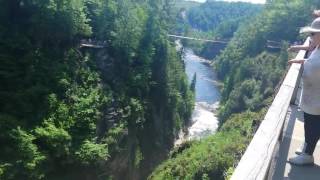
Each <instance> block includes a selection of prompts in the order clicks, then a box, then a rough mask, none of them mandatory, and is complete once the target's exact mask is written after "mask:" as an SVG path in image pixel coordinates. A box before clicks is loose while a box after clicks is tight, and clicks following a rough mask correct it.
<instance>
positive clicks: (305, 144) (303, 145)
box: [296, 143, 307, 155]
mask: <svg viewBox="0 0 320 180" xmlns="http://www.w3.org/2000/svg"><path fill="white" fill-rule="evenodd" d="M306 147H307V143H303V144H302V145H301V147H299V148H298V149H297V150H296V154H297V155H300V154H302V153H304V152H305V150H306Z"/></svg>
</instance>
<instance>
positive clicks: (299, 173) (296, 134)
mask: <svg viewBox="0 0 320 180" xmlns="http://www.w3.org/2000/svg"><path fill="white" fill-rule="evenodd" d="M308 43H309V39H307V40H306V41H305V45H307V44H308ZM305 56H306V52H305V51H300V52H299V53H298V55H297V57H296V58H297V59H302V58H304V57H305ZM301 73H302V68H301V65H299V64H293V65H291V67H290V69H289V71H288V73H287V75H286V77H285V79H284V81H283V82H282V85H281V87H280V89H279V91H278V93H277V95H276V97H275V98H274V101H273V102H272V104H271V106H270V107H269V110H268V112H267V114H266V116H265V117H264V120H263V121H262V123H261V124H260V126H259V129H258V130H257V132H256V133H255V135H254V137H253V139H252V141H251V143H250V144H249V146H248V148H247V150H246V152H245V153H244V154H243V156H242V158H241V160H240V162H239V163H238V166H237V167H236V169H235V171H234V173H233V175H232V177H231V180H265V179H268V180H320V146H319V144H320V143H318V146H317V147H316V151H315V153H314V158H315V165H314V166H305V167H304V166H294V165H291V164H289V163H288V159H289V158H290V157H292V156H295V150H296V149H297V148H298V147H300V146H301V145H302V143H303V142H304V125H303V113H302V112H301V111H300V109H299V108H298V104H299V97H300V94H301V88H300V79H301ZM319 130H320V129H319Z"/></svg>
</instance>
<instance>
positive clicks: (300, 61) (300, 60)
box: [288, 59, 306, 64]
mask: <svg viewBox="0 0 320 180" xmlns="http://www.w3.org/2000/svg"><path fill="white" fill-rule="evenodd" d="M305 61H306V59H291V60H289V61H288V63H289V64H292V63H298V64H303V63H304V62H305Z"/></svg>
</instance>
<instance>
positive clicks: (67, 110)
mask: <svg viewBox="0 0 320 180" xmlns="http://www.w3.org/2000/svg"><path fill="white" fill-rule="evenodd" d="M169 12H170V5H169V4H167V3H166V2H162V1H133V0H108V1H104V0H50V1H42V0H41V1H39V0H36V1H29V0H1V1H0V84H1V86H0V132H1V134H0V152H1V154H0V179H5V180H11V179H32V180H35V179H68V180H70V179H88V180H93V179H110V178H111V179H121V180H122V179H130V180H132V179H145V178H146V177H147V176H148V174H149V173H150V171H152V169H153V168H154V167H155V166H156V165H157V164H158V163H159V162H161V161H162V160H163V159H165V158H166V156H167V153H168V151H169V150H170V149H171V147H172V146H173V140H174V138H175V136H176V135H177V133H178V132H179V130H180V129H181V128H182V127H183V126H185V124H186V123H187V121H188V119H189V117H190V114H191V111H192V109H193V104H194V100H193V99H194V98H193V93H192V92H191V91H190V88H189V86H188V83H187V78H186V75H185V73H184V67H183V63H182V61H181V59H180V57H179V56H178V54H177V53H176V51H175V48H174V46H173V45H172V43H171V42H170V41H169V40H168V38H167V28H166V27H167V18H168V17H169ZM82 42H86V43H87V44H89V45H87V46H86V47H85V46H83V45H81V43H82ZM94 43H96V44H98V45H99V46H95V47H98V48H90V47H92V46H93V47H94ZM92 44H93V45H92Z"/></svg>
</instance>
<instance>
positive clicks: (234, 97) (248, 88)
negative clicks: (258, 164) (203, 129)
mask: <svg viewBox="0 0 320 180" xmlns="http://www.w3.org/2000/svg"><path fill="white" fill-rule="evenodd" d="M319 7H320V3H319V2H316V1H302V0H295V1H290V2H288V1H285V0H278V1H270V2H268V4H267V5H266V7H265V8H264V9H263V11H262V12H261V13H260V14H259V15H258V16H257V17H255V18H254V19H252V20H251V22H250V23H249V24H245V25H241V26H240V28H239V29H238V30H237V31H236V33H235V35H234V37H233V38H232V39H231V41H230V43H229V44H228V45H227V47H226V48H225V49H224V50H223V51H222V53H221V54H220V55H219V56H218V57H216V58H215V59H214V61H215V68H216V71H217V72H218V75H219V77H220V79H221V80H223V81H224V88H223V91H222V102H221V107H220V109H219V119H220V129H219V131H218V132H217V133H216V134H215V135H212V136H211V137H209V138H207V139H204V140H201V141H200V142H190V143H189V144H186V145H185V146H182V147H181V148H180V150H179V149H177V151H179V152H180V153H179V154H174V156H172V157H171V158H170V159H169V160H167V161H165V162H164V163H162V164H161V165H160V166H158V168H157V169H156V170H155V171H154V172H153V174H152V175H151V176H150V177H149V178H150V179H180V178H186V177H187V178H188V179H228V177H230V175H231V174H232V172H233V168H234V167H235V166H236V164H237V162H238V161H239V160H240V158H241V156H242V153H243V152H244V150H245V148H246V146H247V144H248V143H249V142H250V140H251V138H252V136H253V135H254V132H255V130H256V129H257V127H258V126H259V123H260V121H261V119H262V118H263V116H264V113H265V111H266V109H267V107H268V104H269V103H270V101H271V100H272V96H273V94H274V92H275V89H276V86H277V84H278V83H280V82H281V77H282V76H284V74H285V70H286V68H287V61H288V58H289V56H290V54H288V53H287V52H286V49H287V47H288V45H289V43H291V42H294V41H296V40H301V39H303V38H304V37H301V36H300V35H299V34H298V30H299V27H301V26H305V24H307V22H309V21H310V20H311V16H310V15H309V14H311V12H310V9H315V8H319ZM306 12H308V13H306ZM268 40H273V41H278V42H281V48H280V49H278V50H276V51H275V50H271V49H268V48H267V46H266V42H267V41H268ZM174 152H175V151H174Z"/></svg>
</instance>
